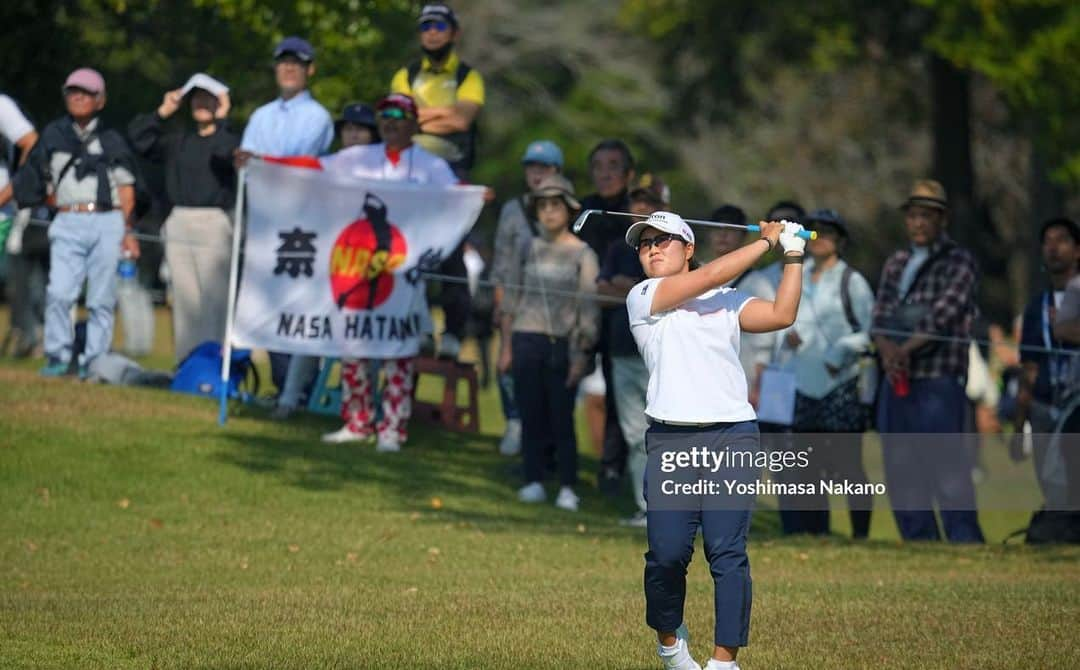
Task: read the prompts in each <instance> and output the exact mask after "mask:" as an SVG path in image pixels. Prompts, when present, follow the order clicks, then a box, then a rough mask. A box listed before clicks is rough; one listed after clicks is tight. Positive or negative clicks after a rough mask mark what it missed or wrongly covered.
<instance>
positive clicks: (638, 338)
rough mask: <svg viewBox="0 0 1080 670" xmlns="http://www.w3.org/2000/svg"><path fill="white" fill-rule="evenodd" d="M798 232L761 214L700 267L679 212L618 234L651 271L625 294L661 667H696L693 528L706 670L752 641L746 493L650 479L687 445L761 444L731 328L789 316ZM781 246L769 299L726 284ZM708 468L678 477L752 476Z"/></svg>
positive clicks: (758, 327) (651, 603)
mask: <svg viewBox="0 0 1080 670" xmlns="http://www.w3.org/2000/svg"><path fill="white" fill-rule="evenodd" d="M801 230H802V226H800V225H798V224H795V223H788V222H780V223H777V222H762V223H761V238H760V239H759V240H757V241H756V242H754V243H752V244H748V245H746V246H744V247H742V248H741V249H737V250H735V251H732V252H731V253H728V254H725V255H723V256H721V257H719V258H717V259H716V260H713V261H711V262H709V263H707V264H705V265H703V266H700V267H698V266H697V263H696V262H695V261H694V251H695V246H694V233H693V231H692V230H691V229H690V226H689V225H687V223H686V221H684V220H683V219H682V217H680V216H679V215H678V214H674V213H672V212H656V213H654V214H653V215H652V216H650V217H649V218H648V219H645V220H642V221H638V222H636V223H634V224H633V225H632V226H630V228H629V229H628V230H627V231H626V242H627V244H629V245H630V246H631V247H633V248H635V249H637V252H638V259H639V260H640V261H641V266H642V269H643V270H644V271H645V275H646V276H647V279H645V280H644V281H642V282H640V283H639V284H637V285H635V286H634V287H633V288H632V289H631V290H630V293H629V295H628V296H627V302H626V309H627V312H628V313H629V316H630V330H631V332H632V333H633V335H634V340H635V342H636V343H637V346H638V349H639V350H640V351H641V355H642V357H643V358H644V359H645V365H646V367H647V368H648V371H649V382H648V388H647V392H646V406H645V414H646V415H647V416H648V418H649V422H650V426H649V429H648V432H647V433H646V437H645V444H646V451H647V452H648V458H649V463H648V467H647V470H646V476H645V480H646V481H645V492H646V497H647V500H648V510H647V515H648V540H649V550H648V553H646V554H645V602H646V616H645V620H646V623H647V624H648V625H649V627H650V628H652V629H654V630H656V632H657V637H658V640H659V645H658V650H657V651H658V654H659V656H660V659H661V660H662V661H663V665H664V668H666V669H667V670H701V666H700V665H698V664H697V663H696V662H695V661H694V660H693V658H691V656H690V652H689V649H688V639H689V635H688V633H687V629H686V626H685V624H684V622H683V605H684V603H685V600H686V568H687V566H688V565H689V563H690V558H691V556H692V554H693V550H694V539H695V537H696V536H697V532H698V529H699V528H700V529H701V531H702V534H703V536H704V545H705V555H706V558H707V559H708V561H709V567H710V570H711V572H712V575H713V581H714V584H715V598H716V601H715V607H716V628H715V637H714V640H715V645H716V646H715V648H714V650H713V654H712V657H711V658H710V659H709V662H708V664H707V666H706V670H737V668H738V665H737V664H736V662H735V656H736V654H737V653H738V650H739V648H740V647H743V646H745V645H746V644H747V641H748V636H749V629H750V603H751V582H750V563H749V559H748V558H747V554H746V535H747V531H748V529H749V526H750V514H751V509H752V506H753V496H727V497H725V496H723V495H714V496H702V495H693V496H680V495H675V494H674V493H677V491H675V492H673V491H672V490H671V489H669V488H665V487H664V486H663V485H662V482H660V481H658V480H661V479H662V478H663V477H670V476H671V475H669V474H667V473H668V472H669V470H668V469H665V470H661V468H660V466H661V464H663V463H665V462H668V459H669V458H672V460H671V461H670V463H679V462H683V461H682V460H681V459H685V458H686V457H689V456H691V455H692V453H693V452H701V451H707V452H711V455H712V456H713V457H717V456H719V455H721V453H722V452H723V451H725V450H728V449H738V450H742V451H750V452H754V453H756V452H757V450H758V449H759V444H758V443H759V435H758V428H757V421H756V416H755V414H754V408H753V407H752V406H751V405H750V403H749V402H748V401H747V389H746V376H745V375H744V374H743V370H742V366H741V365H740V364H739V333H740V332H741V331H743V330H745V331H749V332H767V331H774V330H781V329H784V328H787V327H789V326H790V325H791V324H792V323H793V322H794V321H795V316H796V313H797V312H798V307H799V297H800V295H801V292H802V258H803V250H804V249H805V246H806V242H805V240H803V239H802V238H800V237H798V233H799V232H800V231H801ZM777 245H779V246H780V247H782V248H783V251H784V258H783V262H784V264H785V265H784V270H783V276H782V279H781V281H780V286H779V288H778V290H777V293H776V300H774V301H771V302H770V301H766V300H761V299H757V298H754V297H752V296H747V295H743V294H742V293H740V292H739V291H738V290H737V289H733V288H725V287H724V284H725V283H727V282H729V281H731V280H732V279H734V278H735V277H738V276H739V275H740V274H741V273H743V272H744V271H746V270H747V269H748V268H750V267H752V266H753V265H754V264H755V263H756V262H757V261H758V259H760V258H761V257H762V256H763V255H764V254H766V253H768V252H770V251H772V250H773V249H774V248H775V247H776V246H777ZM708 472H709V471H707V470H703V471H701V472H700V473H699V472H698V471H696V470H687V471H686V472H685V473H682V474H690V475H691V476H693V477H704V478H708V479H710V480H711V481H709V482H707V483H709V484H711V483H714V482H721V483H722V482H723V481H724V480H732V479H735V480H737V481H740V482H745V483H750V482H753V481H756V479H757V476H758V474H759V473H758V472H757V470H755V469H753V468H752V467H747V466H743V467H732V466H731V464H727V465H726V466H725V467H721V468H719V469H718V470H717V471H716V472H715V473H712V474H708ZM702 473H704V474H702ZM661 475H662V476H661ZM722 490H724V489H722Z"/></svg>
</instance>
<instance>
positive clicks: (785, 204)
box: [765, 200, 806, 223]
mask: <svg viewBox="0 0 1080 670" xmlns="http://www.w3.org/2000/svg"><path fill="white" fill-rule="evenodd" d="M785 210H786V211H789V212H791V213H792V214H794V216H795V221H793V222H792V223H802V218H803V217H804V216H805V215H806V210H805V209H803V208H802V206H801V205H800V204H799V203H797V202H794V201H792V200H781V201H780V202H778V203H776V204H775V205H773V206H772V207H770V208H769V211H768V213H767V214H765V220H766V221H775V220H776V216H775V214H776V212H782V211H785ZM785 218H787V220H788V221H791V217H790V216H789V217H785Z"/></svg>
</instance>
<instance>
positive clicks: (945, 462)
mask: <svg viewBox="0 0 1080 670" xmlns="http://www.w3.org/2000/svg"><path fill="white" fill-rule="evenodd" d="M900 208H901V210H902V211H903V212H904V227H905V230H906V231H907V235H908V245H907V246H906V247H905V248H903V249H900V250H898V251H896V252H894V253H893V254H892V255H891V256H889V258H888V259H887V260H886V261H885V264H884V266H883V267H882V269H881V280H880V281H879V282H878V292H877V298H876V300H875V302H874V311H873V326H872V328H873V330H874V331H875V335H874V344H875V345H876V346H877V350H878V354H879V356H880V359H881V363H882V368H883V370H884V372H885V377H886V379H885V380H884V383H882V384H881V386H880V390H879V392H878V406H877V427H878V430H879V431H880V433H881V440H882V454H883V457H884V458H883V461H884V466H885V481H886V485H887V486H888V488H889V500H890V502H891V504H892V506H893V517H894V518H895V520H896V525H897V528H898V530H899V531H900V535H901V537H903V538H904V539H906V540H940V539H941V530H940V529H939V527H938V522H937V518H936V517H935V515H934V510H933V509H926V507H929V506H931V505H932V503H931V502H930V501H935V500H936V501H938V504H939V505H941V508H942V509H941V510H940V512H941V522H942V526H944V531H945V536H946V537H947V538H948V539H949V540H950V541H952V542H983V541H984V539H983V533H982V529H981V528H980V526H979V520H978V514H977V512H976V508H975V487H974V483H973V482H972V480H971V472H972V468H973V467H974V465H975V463H974V450H972V451H971V452H970V453H964V454H958V456H959V457H956V458H949V459H940V460H938V461H936V462H935V463H934V464H933V466H934V468H935V473H933V474H935V475H936V476H927V473H926V470H925V463H923V462H922V461H923V459H912V458H911V457H910V453H911V451H910V450H911V446H912V445H911V443H910V438H904V437H903V436H901V435H897V436H896V437H893V436H892V434H902V433H940V434H949V433H963V432H964V417H965V416H966V414H967V410H968V401H967V395H966V393H965V385H964V381H963V380H964V379H966V377H967V373H968V361H969V355H970V354H969V346H968V341H969V340H970V338H971V336H972V328H973V325H974V322H975V315H976V313H977V307H976V302H975V297H976V294H977V288H978V275H979V269H978V265H977V264H976V262H975V257H974V256H973V255H972V254H971V252H970V251H968V250H967V249H964V248H962V247H961V246H960V245H958V244H957V243H956V242H954V241H953V240H952V239H951V238H950V237H949V235H948V234H947V233H946V232H945V227H946V224H947V222H948V211H949V201H948V197H947V195H946V193H945V189H944V188H943V187H942V186H941V184H939V183H938V182H936V181H934V180H931V179H920V180H919V181H916V182H915V184H914V185H913V186H912V188H911V191H910V195H909V196H908V198H907V200H905V201H904V203H903V204H902V205H901V207H900ZM938 337H944V338H947V339H946V340H944V341H942V340H939V339H937V338H938Z"/></svg>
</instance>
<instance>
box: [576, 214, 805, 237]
mask: <svg viewBox="0 0 1080 670" xmlns="http://www.w3.org/2000/svg"><path fill="white" fill-rule="evenodd" d="M593 214H601V215H606V216H628V217H632V218H635V219H647V218H649V216H648V215H647V214H634V213H632V212H614V211H611V210H608V209H590V210H586V211H585V213H584V214H582V216H581V217H579V218H578V220H577V222H575V224H574V231H575V232H576V231H579V230H581V229H582V227H584V225H585V221H586V219H588V217H589V216H592V215H593ZM683 221H686V222H687V223H692V224H695V225H698V226H708V227H710V228H739V229H742V230H747V231H750V232H751V233H759V232H761V226H759V225H757V224H756V223H752V224H749V225H743V224H739V223H723V222H721V221H704V220H702V219H683ZM797 235H798V236H799V237H801V238H803V239H804V240H816V239H817V232H816V231H813V230H801V231H799V232H798V233H797Z"/></svg>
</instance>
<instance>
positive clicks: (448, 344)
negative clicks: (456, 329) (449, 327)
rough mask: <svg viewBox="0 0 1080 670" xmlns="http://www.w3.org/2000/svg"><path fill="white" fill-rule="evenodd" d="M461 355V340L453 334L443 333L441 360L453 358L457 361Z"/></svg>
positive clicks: (440, 341) (440, 348)
mask: <svg viewBox="0 0 1080 670" xmlns="http://www.w3.org/2000/svg"><path fill="white" fill-rule="evenodd" d="M460 353H461V340H459V339H458V338H457V335H454V334H453V333H443V334H442V337H440V338H439V358H451V359H454V360H457V357H458V354H460Z"/></svg>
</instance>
